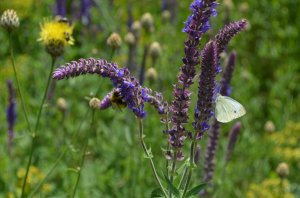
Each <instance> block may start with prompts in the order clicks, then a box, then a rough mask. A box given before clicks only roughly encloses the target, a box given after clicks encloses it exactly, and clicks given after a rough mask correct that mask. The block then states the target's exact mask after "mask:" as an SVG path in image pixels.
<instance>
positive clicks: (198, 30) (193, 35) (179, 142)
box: [169, 0, 217, 152]
mask: <svg viewBox="0 0 300 198" xmlns="http://www.w3.org/2000/svg"><path fill="white" fill-rule="evenodd" d="M216 5H217V3H216V2H215V1H212V0H207V1H205V0H203V1H202V0H195V1H194V2H193V3H192V4H191V6H190V8H191V11H192V15H190V16H189V17H188V20H187V21H186V22H185V27H184V29H183V32H185V33H187V34H188V38H187V40H186V41H185V48H184V53H185V57H184V58H182V62H183V66H182V67H181V69H180V73H179V75H178V77H177V78H178V82H177V83H176V85H174V90H173V95H174V99H173V101H172V104H171V107H170V111H171V112H172V117H171V122H172V129H171V130H170V131H169V135H170V136H169V142H170V144H171V145H172V146H173V147H174V148H181V147H183V142H184V140H185V139H186V129H185V127H184V125H185V124H186V123H187V122H188V119H189V117H188V109H189V106H190V99H191V98H190V95H191V92H190V91H189V90H188V88H189V87H190V86H191V85H192V84H193V78H194V77H195V75H196V66H197V65H198V64H199V63H200V60H199V57H200V52H199V50H198V48H199V45H200V41H201V37H202V35H203V34H204V33H205V32H206V31H207V30H208V29H209V28H210V25H209V17H210V16H211V15H214V16H215V15H216V10H215V7H216ZM178 152H180V151H178Z"/></svg>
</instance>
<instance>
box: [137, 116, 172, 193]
mask: <svg viewBox="0 0 300 198" xmlns="http://www.w3.org/2000/svg"><path fill="white" fill-rule="evenodd" d="M139 138H140V142H141V144H142V147H143V150H144V152H145V155H146V157H147V158H148V159H149V161H150V165H151V169H152V172H153V175H154V177H155V179H156V181H157V183H158V185H159V187H160V188H161V190H162V192H163V193H164V195H165V197H168V195H167V192H166V191H165V189H164V187H163V185H162V183H161V181H160V179H159V176H158V174H157V171H156V168H155V165H154V163H153V160H152V156H151V155H150V153H149V151H148V150H147V147H146V144H145V142H144V127H143V121H142V119H139Z"/></svg>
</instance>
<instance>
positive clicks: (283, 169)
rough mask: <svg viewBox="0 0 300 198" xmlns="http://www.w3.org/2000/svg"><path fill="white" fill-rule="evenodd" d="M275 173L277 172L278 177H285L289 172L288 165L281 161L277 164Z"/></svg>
mask: <svg viewBox="0 0 300 198" xmlns="http://www.w3.org/2000/svg"><path fill="white" fill-rule="evenodd" d="M276 173H277V174H278V176H279V177H287V176H289V174H290V169H289V165H288V164H287V163H285V162H281V163H280V164H278V166H277V168H276Z"/></svg>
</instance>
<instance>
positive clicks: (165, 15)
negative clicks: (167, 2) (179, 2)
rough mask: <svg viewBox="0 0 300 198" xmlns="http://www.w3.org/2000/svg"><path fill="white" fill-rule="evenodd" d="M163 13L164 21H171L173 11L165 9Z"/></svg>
mask: <svg viewBox="0 0 300 198" xmlns="http://www.w3.org/2000/svg"><path fill="white" fill-rule="evenodd" d="M161 15H162V20H163V21H165V22H167V21H170V18H171V13H170V11H169V10H164V11H163V12H162V14H161Z"/></svg>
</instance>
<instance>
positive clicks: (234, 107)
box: [215, 94, 246, 123]
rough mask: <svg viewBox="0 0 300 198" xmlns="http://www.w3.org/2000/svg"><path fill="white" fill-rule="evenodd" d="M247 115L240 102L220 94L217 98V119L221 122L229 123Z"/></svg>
mask: <svg viewBox="0 0 300 198" xmlns="http://www.w3.org/2000/svg"><path fill="white" fill-rule="evenodd" d="M245 114H246V110H245V108H244V107H243V105H241V104H240V103H239V102H238V101H236V100H234V99H232V98H230V97H227V96H222V95H220V94H218V96H217V98H216V107H215V117H216V119H217V120H218V121H219V122H222V123H227V122H230V121H232V120H234V119H237V118H239V117H242V116H243V115H245Z"/></svg>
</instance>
